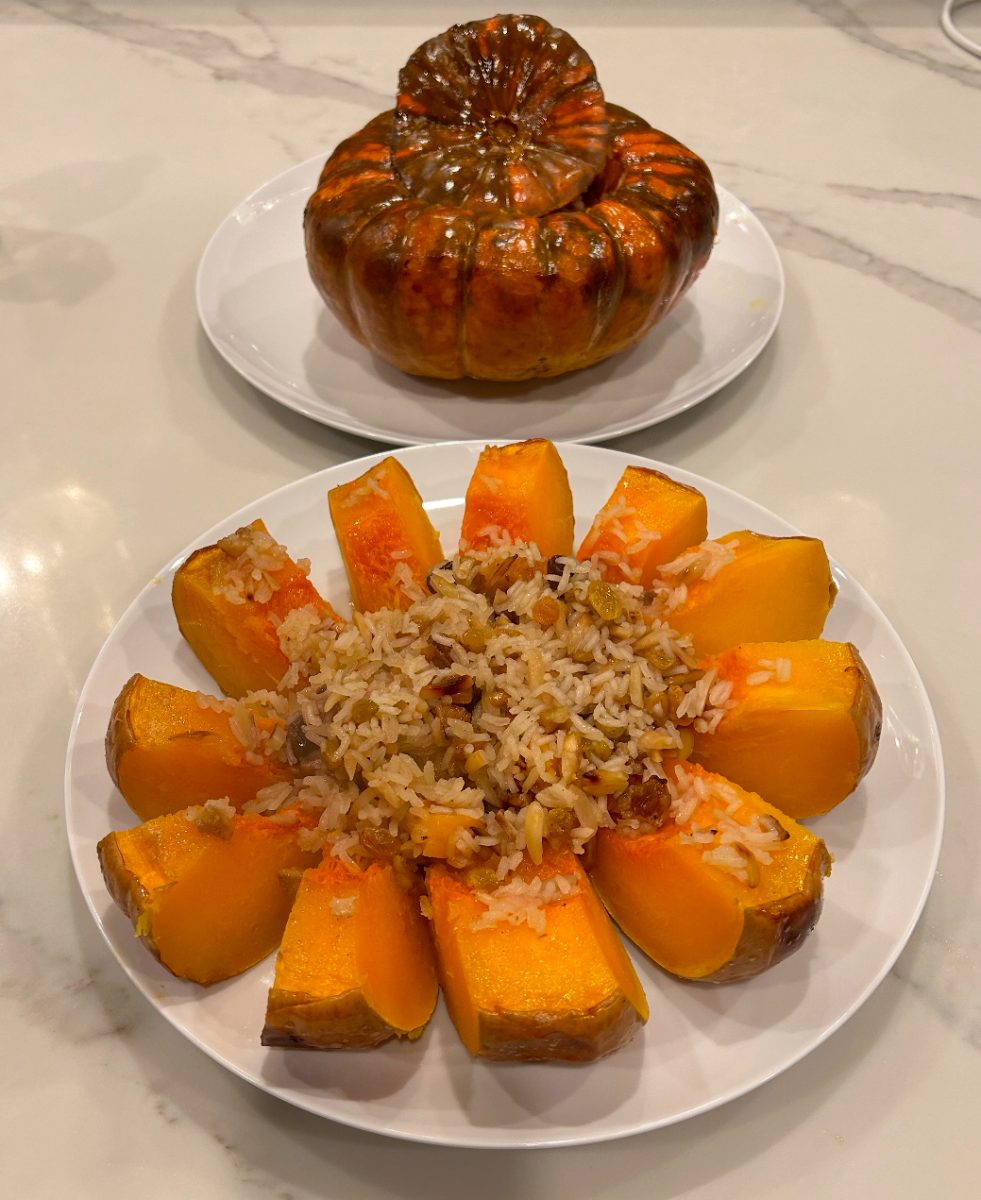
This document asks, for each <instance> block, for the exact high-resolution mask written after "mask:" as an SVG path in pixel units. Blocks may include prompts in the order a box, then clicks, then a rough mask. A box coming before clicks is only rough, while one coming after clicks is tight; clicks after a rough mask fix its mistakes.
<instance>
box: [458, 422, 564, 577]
mask: <svg viewBox="0 0 981 1200" xmlns="http://www.w3.org/2000/svg"><path fill="white" fill-rule="evenodd" d="M574 524H575V519H574V517H573V512H572V491H571V489H570V487H569V476H568V475H567V474H566V469H565V466H564V464H563V462H562V459H561V458H560V457H559V454H558V451H557V450H556V449H555V447H554V446H553V445H552V443H551V442H547V441H545V440H544V439H542V438H536V439H533V440H532V441H528V442H514V443H512V444H511V445H509V446H485V447H484V449H483V450H482V451H481V454H480V458H479V459H478V460H477V466H476V467H475V468H474V472H473V475H472V476H471V478H470V483H469V485H468V487H467V496H466V501H465V503H464V509H463V522H462V525H461V528H460V549H461V550H462V551H466V550H482V549H485V548H486V547H487V546H488V545H490V544H491V542H492V538H493V533H494V532H495V531H496V532H503V533H505V534H507V535H509V536H510V538H511V539H513V540H515V541H522V542H528V543H533V544H534V545H536V546H537V547H538V549H539V551H540V552H541V554H542V557H543V558H545V559H548V558H550V557H551V556H552V555H553V554H561V555H568V554H571V553H572V534H573V526H574Z"/></svg>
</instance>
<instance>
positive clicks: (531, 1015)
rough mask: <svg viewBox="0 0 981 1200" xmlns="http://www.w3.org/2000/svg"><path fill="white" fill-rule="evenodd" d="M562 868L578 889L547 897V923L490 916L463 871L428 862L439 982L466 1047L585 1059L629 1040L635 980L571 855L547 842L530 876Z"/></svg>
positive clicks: (636, 1009) (506, 1056) (639, 1005)
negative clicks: (491, 921) (542, 928)
mask: <svg viewBox="0 0 981 1200" xmlns="http://www.w3.org/2000/svg"><path fill="white" fill-rule="evenodd" d="M536 873H538V874H539V875H540V876H541V877H542V878H543V879H548V878H549V877H551V876H553V875H556V874H562V875H566V876H570V877H574V878H575V879H576V880H577V882H578V885H579V887H578V890H577V891H576V892H574V893H573V894H572V895H568V896H565V897H563V898H562V899H561V900H559V901H556V902H554V903H551V904H549V905H547V906H546V909H545V911H546V922H547V924H546V932H545V934H544V936H540V935H539V934H538V933H536V932H535V931H534V930H532V929H531V928H530V927H529V926H528V925H526V924H521V925H512V924H508V923H498V924H495V925H493V926H491V927H489V928H482V929H474V928H473V926H474V924H475V923H477V922H479V921H480V919H481V918H482V917H483V916H484V915H485V914H486V912H487V908H486V906H485V905H484V904H483V903H482V902H481V901H480V900H479V899H478V897H477V894H476V892H475V891H474V889H473V888H472V887H471V885H470V884H469V882H468V880H467V874H466V872H465V871H455V870H453V869H452V868H450V867H447V866H444V865H443V864H436V865H434V866H431V867H430V868H429V870H428V872H427V876H426V882H427V886H428V889H429V897H430V900H431V903H432V907H433V933H434V935H435V938H436V951H437V959H438V962H439V973H440V982H441V984H442V987H443V994H444V997H445V999H446V1003H447V1007H448V1008H449V1010H450V1016H451V1017H452V1018H453V1023H454V1024H455V1026H456V1028H457V1032H458V1033H459V1035H460V1038H461V1039H462V1041H463V1043H464V1045H465V1046H466V1047H467V1049H468V1050H469V1051H470V1053H471V1054H473V1055H475V1056H478V1057H483V1058H491V1059H498V1060H515V1061H523V1062H532V1061H537V1060H543V1059H559V1060H564V1061H568V1062H591V1061H593V1060H594V1059H597V1058H602V1057H603V1056H604V1055H607V1054H610V1053H612V1052H613V1051H614V1050H616V1049H617V1048H618V1047H620V1046H622V1045H623V1044H624V1043H625V1042H626V1041H628V1040H629V1039H630V1038H631V1037H632V1036H633V1034H634V1033H635V1032H636V1030H637V1028H638V1027H639V1026H640V1025H641V1024H643V1023H644V1021H646V1020H647V1016H648V1008H647V1001H646V998H645V997H644V993H643V989H642V988H641V985H640V981H639V980H638V979H637V975H636V973H635V971H634V969H633V966H632V964H631V962H630V959H629V958H628V957H627V954H626V951H625V950H624V948H623V945H622V943H621V942H620V940H619V938H618V937H617V934H616V931H615V930H614V928H613V926H612V925H611V923H610V921H609V918H608V917H607V916H606V914H605V912H604V911H603V906H602V905H601V904H600V902H599V900H598V898H597V897H596V895H595V893H594V892H593V889H592V887H591V886H590V884H589V880H588V877H587V876H586V874H585V872H584V871H583V869H582V865H581V863H580V862H579V860H578V859H577V858H576V856H575V855H573V854H571V853H570V852H567V851H566V852H558V851H554V850H551V849H549V850H546V853H545V858H544V862H543V863H542V866H541V867H533V866H531V864H530V863H527V862H526V863H525V864H524V866H523V867H521V868H520V870H519V875H520V876H521V878H523V879H525V880H530V879H531V878H533V876H534V875H535V874H536Z"/></svg>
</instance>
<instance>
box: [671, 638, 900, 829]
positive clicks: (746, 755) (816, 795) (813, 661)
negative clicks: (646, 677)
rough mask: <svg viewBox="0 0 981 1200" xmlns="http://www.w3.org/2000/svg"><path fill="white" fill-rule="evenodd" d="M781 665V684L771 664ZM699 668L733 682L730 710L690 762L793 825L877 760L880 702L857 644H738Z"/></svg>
mask: <svg viewBox="0 0 981 1200" xmlns="http://www.w3.org/2000/svg"><path fill="white" fill-rule="evenodd" d="M781 659H783V660H784V661H785V663H786V667H787V672H788V678H787V679H786V680H781V679H780V678H779V677H778V675H777V673H776V670H775V667H774V664H775V663H777V662H779V660H781ZM701 665H702V666H703V667H705V668H706V669H709V668H712V667H714V668H715V669H716V670H717V671H718V673H719V677H720V678H721V679H726V680H729V681H730V682H731V683H732V685H733V692H732V700H733V702H734V707H733V708H731V709H730V710H729V711H728V712H727V713H726V714H725V716H724V717H723V718H722V721H721V722H720V724H719V726H718V728H717V729H716V730H715V732H714V733H711V734H698V733H696V734H695V748H694V751H693V755H692V756H693V759H694V760H695V761H697V762H700V763H701V764H702V765H703V766H704V767H706V768H707V769H708V770H710V771H717V772H719V773H720V774H722V775H725V776H726V777H727V778H729V779H731V780H732V781H733V782H734V783H738V784H740V785H741V786H742V787H745V788H748V789H750V790H751V791H754V792H758V793H759V794H760V795H761V796H763V797H764V798H765V799H766V800H768V801H769V802H770V803H771V804H773V805H776V807H777V808H779V809H780V810H781V811H783V812H785V813H787V814H788V815H790V816H792V817H795V818H797V820H803V819H804V818H806V817H816V816H820V815H821V814H822V813H825V812H828V810H829V809H831V808H834V806H835V805H836V804H839V803H840V802H841V801H842V800H844V798H845V797H846V796H848V795H850V794H851V793H852V792H853V791H854V790H855V788H856V787H858V784H859V782H860V781H861V779H862V777H863V776H864V775H865V773H866V771H868V769H869V767H870V766H871V765H872V761H873V759H874V758H875V752H876V748H877V746H878V741H879V731H880V729H881V725H882V702H881V701H880V699H879V695H878V692H877V691H876V689H875V684H874V683H873V682H872V677H871V675H870V674H869V671H868V668H867V667H866V665H865V663H864V662H863V661H862V658H861V655H860V654H859V653H858V651H857V650H856V649H855V647H854V646H852V645H851V644H850V643H841V642H825V641H817V640H815V641H802V642H755V643H744V644H743V645H741V646H734V647H733V648H732V649H730V650H726V651H725V652H724V653H722V654H719V655H715V656H713V657H710V658H707V659H705V660H703V662H702V663H701ZM765 676H769V678H764V677H765ZM750 681H752V682H750Z"/></svg>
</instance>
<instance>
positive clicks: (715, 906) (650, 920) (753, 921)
mask: <svg viewBox="0 0 981 1200" xmlns="http://www.w3.org/2000/svg"><path fill="white" fill-rule="evenodd" d="M670 788H671V793H672V805H671V811H673V812H674V813H675V814H676V816H675V817H674V818H672V817H671V816H670V815H669V817H668V818H667V819H665V821H664V822H663V824H661V825H660V826H659V827H658V828H656V829H655V830H653V832H649V833H640V834H638V835H636V836H631V835H630V834H629V833H628V832H626V831H614V830H609V829H601V830H600V831H599V833H598V834H597V836H596V851H595V858H594V862H593V866H592V869H591V875H592V879H593V882H594V883H595V885H596V889H597V891H598V892H599V894H600V896H602V898H603V902H604V904H605V905H606V907H607V909H608V910H609V912H610V914H611V916H612V917H613V919H614V920H615V921H616V923H617V924H618V925H619V926H620V928H621V929H622V930H623V932H624V933H625V934H626V935H627V937H629V938H630V939H631V941H633V942H634V943H635V944H636V945H637V946H639V947H640V949H641V950H643V951H644V953H645V954H647V955H648V956H649V957H650V958H652V959H653V960H654V962H656V963H657V964H658V966H660V967H663V968H664V969H665V970H666V971H669V972H670V973H671V974H672V975H678V976H680V977H681V978H683V979H694V980H699V981H701V982H703V983H725V982H729V981H732V980H736V979H745V978H748V977H749V976H752V975H757V974H759V973H760V972H761V971H763V970H765V969H766V968H767V967H770V966H772V965H773V964H775V963H777V962H779V961H780V960H781V959H783V958H785V957H786V956H787V955H788V954H790V953H791V952H792V951H794V950H796V949H797V948H798V946H799V945H800V944H801V942H802V941H803V940H804V938H805V937H806V935H807V933H808V932H809V931H810V930H811V928H812V927H813V926H814V924H815V923H816V921H817V919H818V916H819V915H820V912H821V902H822V896H823V881H824V876H825V875H827V874H828V873H829V871H830V869H831V859H830V856H829V854H828V851H827V849H826V848H825V845H824V842H822V841H821V839H820V838H818V837H817V836H816V835H815V834H813V833H811V832H810V830H808V829H805V828H804V827H803V826H802V825H798V824H797V823H796V821H794V820H792V819H791V818H790V817H788V816H786V815H785V814H784V813H782V812H780V811H779V810H778V809H776V808H774V807H773V806H772V805H770V804H767V803H766V801H764V800H762V799H761V798H760V797H759V796H756V795H754V794H753V793H752V792H747V791H744V790H743V789H742V788H739V787H737V786H736V785H735V784H733V783H731V782H729V781H728V780H726V779H723V777H722V776H721V775H715V774H712V773H710V772H708V771H706V770H704V769H703V768H702V767H699V766H696V765H692V764H687V763H678V764H676V765H675V766H674V768H673V779H672V780H671V784H670Z"/></svg>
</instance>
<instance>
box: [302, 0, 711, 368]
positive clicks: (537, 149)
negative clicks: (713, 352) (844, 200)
mask: <svg viewBox="0 0 981 1200" xmlns="http://www.w3.org/2000/svg"><path fill="white" fill-rule="evenodd" d="M717 221H718V201H717V198H716V195H715V189H714V186H713V183H712V177H711V173H710V172H709V170H708V167H707V166H706V165H705V163H704V162H703V161H702V160H701V159H700V158H699V157H698V156H697V155H696V154H693V153H692V152H691V151H690V150H688V149H687V148H686V147H685V146H683V145H681V144H680V143H679V142H677V141H675V140H674V139H673V138H670V137H668V136H667V135H666V134H663V133H660V132H658V131H657V130H654V129H652V128H651V126H650V125H648V124H647V123H646V122H645V121H643V120H642V119H641V118H640V117H637V116H635V115H634V114H633V113H630V112H628V111H627V110H626V109H623V108H619V107H618V106H616V105H613V104H608V103H606V102H605V101H604V98H603V93H602V90H601V89H600V87H599V84H598V82H597V81H596V78H595V73H594V70H593V67H592V63H591V62H590V60H589V58H588V56H587V55H586V54H585V52H584V51H583V50H582V49H581V48H580V47H579V46H577V45H576V43H575V42H574V41H573V39H572V38H570V37H569V35H568V34H566V33H564V32H562V31H561V30H557V29H553V28H552V27H551V26H550V25H549V24H548V23H547V22H545V21H543V20H542V19H541V18H538V17H515V16H501V17H495V18H492V19H491V20H489V21H483V22H474V23H472V24H470V25H463V26H455V27H454V28H452V29H450V30H448V31H447V32H446V33H445V34H442V35H440V36H439V37H437V38H433V39H431V41H429V42H427V43H426V44H425V45H424V46H422V47H420V49H419V50H418V51H417V52H416V53H415V54H414V55H413V56H412V57H411V58H410V60H409V62H408V63H407V64H406V66H405V68H404V69H403V71H402V74H401V77H400V91H399V97H398V105H397V107H396V109H395V110H394V111H392V112H388V113H381V114H379V116H378V117H376V118H374V119H373V120H372V121H370V122H369V123H368V124H367V125H366V126H365V127H364V129H362V130H361V131H360V132H358V133H356V134H354V135H353V136H352V137H350V138H348V139H347V140H346V141H344V142H343V143H342V144H341V145H340V146H339V147H338V148H337V150H336V151H335V152H334V154H333V155H331V157H330V159H328V161H327V163H326V165H325V167H324V170H323V172H322V174H321V177H320V181H319V183H318V186H317V190H316V191H315V193H314V194H313V195H312V196H311V197H310V199H309V201H308V204H307V207H306V212H305V215H304V231H305V243H306V253H307V262H308V266H309V269H310V274H311V277H312V279H313V282H314V284H315V285H316V287H317V289H318V290H319V291H320V293H321V295H322V296H323V298H324V300H325V302H326V303H327V305H328V307H330V308H331V309H332V311H333V312H334V313H335V315H336V316H337V317H338V319H339V320H340V321H341V323H342V324H343V325H344V326H345V327H346V328H347V329H348V331H349V332H350V333H351V334H352V335H353V336H354V337H355V338H357V339H358V340H359V341H361V342H363V343H364V344H365V345H367V346H369V347H370V348H371V349H372V350H373V351H374V352H375V353H376V354H378V355H380V356H381V357H382V358H384V359H386V360H387V361H388V362H390V363H392V364H394V365H395V366H396V367H399V368H400V369H402V370H404V371H406V372H408V373H410V374H415V375H427V376H432V377H438V378H445V379H457V378H462V377H465V376H471V377H475V378H483V379H498V380H522V379H533V378H540V377H545V376H551V375H558V374H562V373H563V372H566V371H571V370H577V369H579V368H581V367H585V366H589V365H590V364H592V363H595V362H599V361H600V360H601V359H603V358H606V357H607V356H608V355H610V354H614V353H617V352H619V351H621V350H624V349H626V348H627V347H628V346H630V345H633V343H634V342H636V341H637V340H639V339H640V338H641V337H643V336H644V334H645V333H646V332H647V331H648V330H649V329H650V328H651V327H652V326H653V325H654V324H655V323H656V322H657V321H659V320H661V319H662V318H663V317H664V316H665V315H666V314H667V313H668V312H669V311H670V310H671V309H672V308H673V307H674V305H675V304H676V303H677V301H678V300H679V299H680V297H681V296H682V295H683V294H684V292H685V291H686V290H687V288H688V287H689V286H690V285H691V284H692V283H693V282H694V280H695V278H696V277H697V275H698V274H699V272H700V271H701V269H702V267H703V266H704V265H705V263H706V261H707V260H708V257H709V254H710V252H711V248H712V244H713V241H714V237H715V230H716V224H717Z"/></svg>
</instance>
